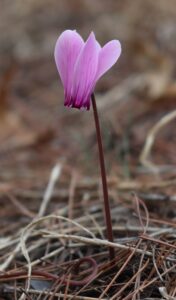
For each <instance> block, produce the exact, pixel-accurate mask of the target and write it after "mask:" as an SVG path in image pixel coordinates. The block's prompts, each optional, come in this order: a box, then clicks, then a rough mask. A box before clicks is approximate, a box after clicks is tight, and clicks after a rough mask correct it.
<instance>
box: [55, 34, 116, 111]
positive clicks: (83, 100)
mask: <svg viewBox="0 0 176 300" xmlns="http://www.w3.org/2000/svg"><path fill="white" fill-rule="evenodd" d="M120 54H121V45H120V42H119V41H118V40H112V41H110V42H108V43H107V44H106V45H105V46H104V47H101V46H100V44H99V43H98V42H97V40H96V38H95V35H94V33H93V32H92V33H91V34H90V35H89V37H88V39H87V41H86V42H84V41H83V39H82V37H81V36H80V35H79V34H78V33H77V32H76V31H75V30H66V31H64V32H63V33H62V34H61V35H60V36H59V38H58V40H57V42H56V46H55V51H54V57H55V62H56V66H57V69H58V72H59V74H60V77H61V81H62V84H63V86H64V94H65V102H64V105H65V106H68V107H75V108H78V109H87V110H89V108H90V103H91V94H92V93H93V91H94V88H95V85H96V82H97V81H98V80H99V79H100V77H101V76H102V75H103V74H104V73H105V72H107V71H108V70H109V69H110V68H111V67H112V66H113V65H114V64H115V63H116V61H117V59H118V58H119V56H120Z"/></svg>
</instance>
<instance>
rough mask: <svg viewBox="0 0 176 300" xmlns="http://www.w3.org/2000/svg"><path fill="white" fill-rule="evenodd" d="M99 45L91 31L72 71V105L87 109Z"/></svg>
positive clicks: (95, 70)
mask: <svg viewBox="0 0 176 300" xmlns="http://www.w3.org/2000/svg"><path fill="white" fill-rule="evenodd" d="M99 51H100V49H99V47H98V45H97V41H96V39H95V35H94V33H91V34H90V36H89V38H88V39H87V41H86V43H85V45H84V47H83V48H82V50H81V52H80V55H79V57H78V60H77V62H76V65H75V72H74V91H73V103H72V105H73V106H74V107H78V108H81V107H85V108H87V109H89V105H90V94H91V92H92V87H93V82H94V80H95V75H96V73H97V67H98V54H99Z"/></svg>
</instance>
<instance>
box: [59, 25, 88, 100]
mask: <svg viewBox="0 0 176 300" xmlns="http://www.w3.org/2000/svg"><path fill="white" fill-rule="evenodd" d="M83 46H84V41H83V39H82V37H81V36H80V35H79V34H78V33H77V32H76V31H75V30H65V31H64V32H63V33H62V34H61V35H60V37H59V38H58V40H57V42H56V45H55V50H54V57H55V62H56V66H57V69H58V72H59V74H60V77H61V80H62V84H63V86H64V90H65V94H66V98H67V97H69V98H70V97H71V90H72V85H73V76H74V75H73V74H74V66H75V62H76V60H77V58H78V56H79V53H80V51H81V49H82V47H83ZM68 100H69V99H68Z"/></svg>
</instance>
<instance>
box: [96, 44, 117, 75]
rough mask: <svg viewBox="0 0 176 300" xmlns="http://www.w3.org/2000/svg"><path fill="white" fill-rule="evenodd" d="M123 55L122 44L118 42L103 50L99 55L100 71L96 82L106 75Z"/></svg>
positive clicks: (98, 70) (106, 46)
mask: <svg viewBox="0 0 176 300" xmlns="http://www.w3.org/2000/svg"><path fill="white" fill-rule="evenodd" d="M120 54H121V44H120V42H119V41H118V40H113V41H110V42H109V43H107V44H106V45H105V46H104V47H103V48H101V50H100V53H99V62H98V69H97V74H96V80H98V79H99V78H100V77H101V76H102V75H103V74H104V73H106V72H107V71H108V70H109V69H110V68H111V67H112V66H113V65H114V64H115V63H116V61H117V60H118V58H119V56H120Z"/></svg>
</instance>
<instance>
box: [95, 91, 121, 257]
mask: <svg viewBox="0 0 176 300" xmlns="http://www.w3.org/2000/svg"><path fill="white" fill-rule="evenodd" d="M91 99H92V106H93V112H94V120H95V127H96V135H97V143H98V151H99V161H100V169H101V178H102V186H103V196H104V208H105V219H106V227H107V238H108V240H109V241H110V242H113V231H112V221H111V212H110V205H109V197H108V187H107V179H106V169H105V162H104V153H103V146H102V138H101V131H100V123H99V118H98V111H97V105H96V100H95V95H94V94H92V95H91ZM114 257H115V251H114V248H112V247H110V248H109V258H110V260H112V259H114Z"/></svg>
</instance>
